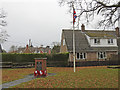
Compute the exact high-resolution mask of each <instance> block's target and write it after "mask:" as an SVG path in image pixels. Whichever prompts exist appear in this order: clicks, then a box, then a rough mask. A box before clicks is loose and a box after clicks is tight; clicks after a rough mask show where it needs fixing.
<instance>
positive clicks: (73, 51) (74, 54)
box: [72, 4, 75, 72]
mask: <svg viewBox="0 0 120 90" xmlns="http://www.w3.org/2000/svg"><path fill="white" fill-rule="evenodd" d="M72 6H73V60H74V72H75V32H74V29H75V27H74V5H73V4H72Z"/></svg>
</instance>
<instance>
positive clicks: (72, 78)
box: [3, 66, 120, 88]
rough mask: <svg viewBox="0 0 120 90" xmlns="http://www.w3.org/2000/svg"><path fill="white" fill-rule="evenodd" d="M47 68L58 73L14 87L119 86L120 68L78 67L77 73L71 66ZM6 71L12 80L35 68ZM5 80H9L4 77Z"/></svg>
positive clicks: (50, 71) (31, 71) (49, 71)
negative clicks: (119, 72)
mask: <svg viewBox="0 0 120 90" xmlns="http://www.w3.org/2000/svg"><path fill="white" fill-rule="evenodd" d="M47 70H48V73H56V75H55V76H49V77H46V78H37V79H34V80H31V81H29V82H25V83H21V84H19V85H16V86H14V87H12V88H118V70H120V69H111V68H107V66H99V67H96V66H94V67H77V68H76V72H75V73H74V72H73V68H70V67H48V68H47ZM5 71H7V72H9V71H10V72H9V73H7V74H9V75H10V76H11V77H9V75H6V76H8V77H9V78H8V77H7V78H8V80H10V79H11V78H12V79H17V78H19V77H22V76H24V75H25V74H29V73H33V71H34V69H33V68H31V69H15V70H5ZM15 72H17V73H16V75H14V73H15ZM4 74H5V73H4ZM17 74H19V75H17ZM20 74H21V75H20ZM12 75H13V76H15V77H13V76H12ZM3 80H4V81H3V82H5V81H7V80H6V79H4V78H3Z"/></svg>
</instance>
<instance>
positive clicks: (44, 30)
mask: <svg viewBox="0 0 120 90" xmlns="http://www.w3.org/2000/svg"><path fill="white" fill-rule="evenodd" d="M2 8H3V9H4V10H5V12H7V18H6V21H7V22H8V25H7V26H6V27H5V29H6V30H7V32H8V34H9V35H10V37H9V38H8V41H7V42H5V43H3V44H2V46H3V48H4V49H5V50H7V51H8V50H9V48H10V47H11V45H15V46H26V44H28V40H29V39H31V40H32V43H33V46H40V45H44V46H46V45H49V46H50V45H51V43H52V42H60V39H61V32H62V29H65V28H72V24H71V23H70V22H71V21H72V15H70V14H68V8H67V6H63V7H60V6H59V4H58V0H3V1H2ZM93 26H95V25H93ZM93 28H94V27H93Z"/></svg>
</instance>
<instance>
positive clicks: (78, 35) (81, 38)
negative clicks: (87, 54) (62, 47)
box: [62, 29, 118, 52]
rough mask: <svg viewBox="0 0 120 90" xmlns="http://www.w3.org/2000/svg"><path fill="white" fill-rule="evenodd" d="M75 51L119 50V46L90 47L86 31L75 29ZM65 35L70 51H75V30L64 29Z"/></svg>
mask: <svg viewBox="0 0 120 90" xmlns="http://www.w3.org/2000/svg"><path fill="white" fill-rule="evenodd" d="M74 32H75V51H76V52H83V51H101V50H102V51H104V50H105V51H114V50H118V48H117V47H105V48H104V47H90V45H89V43H88V40H87V38H86V36H85V33H83V32H81V30H75V31H74ZM62 33H63V37H64V38H65V42H66V45H67V49H68V52H72V51H73V30H66V29H63V31H62Z"/></svg>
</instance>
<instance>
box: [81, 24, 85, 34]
mask: <svg viewBox="0 0 120 90" xmlns="http://www.w3.org/2000/svg"><path fill="white" fill-rule="evenodd" d="M81 30H82V32H84V31H85V25H84V24H82V25H81Z"/></svg>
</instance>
